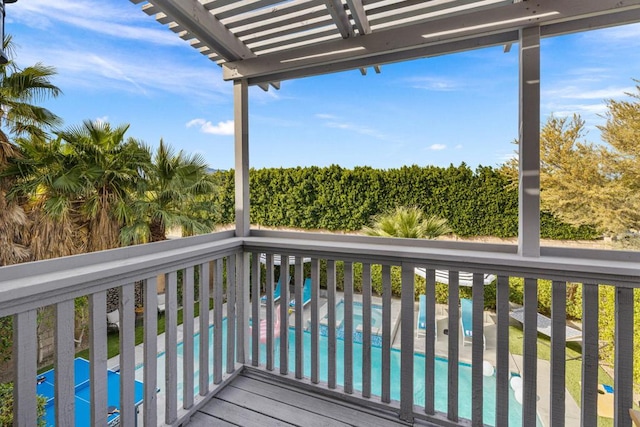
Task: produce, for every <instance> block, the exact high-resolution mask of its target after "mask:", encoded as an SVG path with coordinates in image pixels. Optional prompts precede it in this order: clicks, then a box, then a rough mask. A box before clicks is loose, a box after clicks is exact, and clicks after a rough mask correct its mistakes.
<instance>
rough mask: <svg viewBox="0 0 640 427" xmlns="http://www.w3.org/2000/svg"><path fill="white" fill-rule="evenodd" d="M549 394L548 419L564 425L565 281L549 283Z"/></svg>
mask: <svg viewBox="0 0 640 427" xmlns="http://www.w3.org/2000/svg"><path fill="white" fill-rule="evenodd" d="M551 286H552V290H551V293H552V295H551V372H550V374H551V378H550V382H551V390H550V392H551V396H550V400H549V405H550V419H551V425H553V427H556V426H558V427H562V426H564V418H565V417H564V415H565V403H564V399H565V371H566V363H567V362H566V353H567V350H566V345H567V337H566V331H567V288H566V283H565V282H560V281H555V280H554V281H553V282H552V283H551Z"/></svg>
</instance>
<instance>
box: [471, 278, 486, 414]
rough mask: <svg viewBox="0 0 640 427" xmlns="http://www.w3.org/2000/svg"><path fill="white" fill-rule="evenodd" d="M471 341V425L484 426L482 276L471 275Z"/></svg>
mask: <svg viewBox="0 0 640 427" xmlns="http://www.w3.org/2000/svg"><path fill="white" fill-rule="evenodd" d="M472 292H473V326H472V330H473V341H472V348H471V390H472V391H471V395H472V396H473V398H472V399H471V424H472V425H474V426H482V425H484V422H483V420H484V414H483V408H484V385H483V375H482V370H483V363H482V362H483V356H484V351H483V350H484V274H483V273H473V285H472Z"/></svg>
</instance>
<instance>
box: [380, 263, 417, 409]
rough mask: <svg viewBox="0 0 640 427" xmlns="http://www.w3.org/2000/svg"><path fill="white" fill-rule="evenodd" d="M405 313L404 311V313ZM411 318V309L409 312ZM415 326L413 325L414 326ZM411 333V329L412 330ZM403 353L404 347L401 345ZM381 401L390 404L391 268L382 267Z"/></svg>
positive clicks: (388, 266) (384, 265) (386, 265)
mask: <svg viewBox="0 0 640 427" xmlns="http://www.w3.org/2000/svg"><path fill="white" fill-rule="evenodd" d="M404 313H405V314H406V313H407V312H406V311H405V312H404ZM411 317H413V308H412V310H411ZM414 326H415V325H414ZM412 331H413V329H412ZM403 351H404V345H403ZM381 391H382V392H381V395H380V397H381V400H382V401H383V402H385V403H389V402H391V266H390V265H388V264H383V265H382V389H381Z"/></svg>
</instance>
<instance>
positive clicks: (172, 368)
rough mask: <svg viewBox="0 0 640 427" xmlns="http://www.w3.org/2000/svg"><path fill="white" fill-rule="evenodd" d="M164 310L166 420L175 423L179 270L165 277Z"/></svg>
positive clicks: (176, 414)
mask: <svg viewBox="0 0 640 427" xmlns="http://www.w3.org/2000/svg"><path fill="white" fill-rule="evenodd" d="M165 283H166V286H165V311H164V343H165V344H164V348H165V367H164V371H165V374H164V392H165V405H166V406H165V416H164V418H165V422H166V423H167V424H171V423H173V422H174V421H175V420H176V419H177V417H178V348H177V346H178V331H177V329H178V272H177V271H171V272H170V273H169V274H167V275H166V278H165Z"/></svg>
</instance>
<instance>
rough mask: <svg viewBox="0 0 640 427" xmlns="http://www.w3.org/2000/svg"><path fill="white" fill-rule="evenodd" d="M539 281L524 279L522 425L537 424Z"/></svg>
mask: <svg viewBox="0 0 640 427" xmlns="http://www.w3.org/2000/svg"><path fill="white" fill-rule="evenodd" d="M537 325H538V281H537V280H536V279H529V278H525V279H524V324H523V335H524V337H523V341H522V343H523V347H524V348H523V349H522V351H523V362H522V425H525V426H528V425H535V423H536V402H537V398H538V397H537V374H538V326H537Z"/></svg>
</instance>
